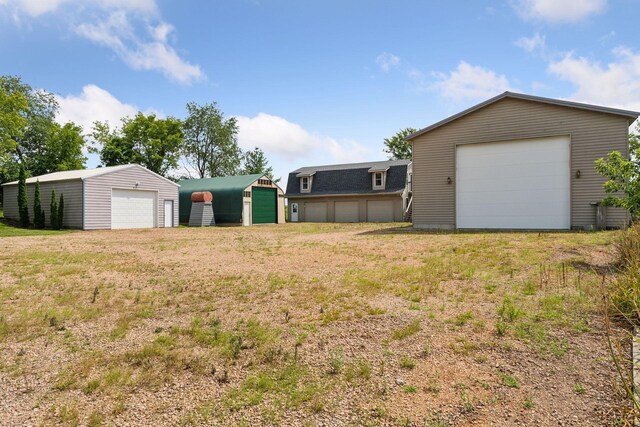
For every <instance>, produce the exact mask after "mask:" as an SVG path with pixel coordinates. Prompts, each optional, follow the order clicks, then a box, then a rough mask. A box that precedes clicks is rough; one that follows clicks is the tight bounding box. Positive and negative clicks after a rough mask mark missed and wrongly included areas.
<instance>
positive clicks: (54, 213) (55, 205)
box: [49, 188, 59, 230]
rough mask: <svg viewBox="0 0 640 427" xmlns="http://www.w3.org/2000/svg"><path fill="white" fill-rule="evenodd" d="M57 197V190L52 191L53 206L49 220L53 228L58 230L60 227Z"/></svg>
mask: <svg viewBox="0 0 640 427" xmlns="http://www.w3.org/2000/svg"><path fill="white" fill-rule="evenodd" d="M56 199H57V197H56V189H55V188H54V189H53V190H51V205H50V206H49V219H50V220H51V228H53V229H54V230H57V229H58V228H59V227H58V202H57V200H56Z"/></svg>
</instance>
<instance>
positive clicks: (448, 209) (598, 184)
mask: <svg viewBox="0 0 640 427" xmlns="http://www.w3.org/2000/svg"><path fill="white" fill-rule="evenodd" d="M628 128H629V122H628V119H626V118H625V117H622V116H616V115H612V114H605V113H599V112H592V111H587V110H580V109H576V108H569V107H562V106H555V105H549V104H544V103H539V102H534V101H526V100H521V99H513V98H505V99H502V100H500V101H497V102H496V103H494V104H491V105H488V106H486V107H484V108H481V109H479V110H477V111H475V112H472V113H470V114H469V115H467V116H463V117H461V118H459V119H457V120H454V121H452V122H450V123H448V124H445V125H443V126H442V127H439V128H436V129H434V130H432V131H430V132H427V133H425V134H423V135H420V136H418V137H416V138H415V139H414V140H413V190H414V191H413V222H414V225H415V226H416V227H421V228H454V227H455V226H456V224H455V218H456V215H455V176H456V169H455V147H456V145H461V144H473V143H482V142H494V141H508V140H515V139H527V138H540V137H548V136H561V135H569V136H570V138H571V167H570V173H571V226H572V227H574V228H584V229H591V228H592V227H594V226H595V209H594V207H593V206H591V205H590V203H592V202H597V201H600V200H601V199H602V198H603V197H604V196H605V192H604V189H603V188H602V185H603V183H604V182H605V179H604V177H602V176H600V175H599V174H598V173H597V172H596V170H595V168H594V161H595V160H596V159H598V158H601V157H605V156H606V155H607V154H608V153H609V152H611V151H614V150H617V151H620V152H621V153H623V155H625V156H627V155H628ZM577 170H580V173H581V176H580V178H576V176H575V175H576V171H577ZM447 177H451V180H452V183H451V184H448V183H447ZM607 221H608V225H609V226H611V227H621V226H624V225H625V223H626V222H627V221H628V214H627V212H626V211H624V210H622V209H616V208H608V218H607Z"/></svg>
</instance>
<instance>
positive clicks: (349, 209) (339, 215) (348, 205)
mask: <svg viewBox="0 0 640 427" xmlns="http://www.w3.org/2000/svg"><path fill="white" fill-rule="evenodd" d="M335 209H336V210H335V212H336V222H358V221H359V220H360V210H359V209H358V202H336V203H335Z"/></svg>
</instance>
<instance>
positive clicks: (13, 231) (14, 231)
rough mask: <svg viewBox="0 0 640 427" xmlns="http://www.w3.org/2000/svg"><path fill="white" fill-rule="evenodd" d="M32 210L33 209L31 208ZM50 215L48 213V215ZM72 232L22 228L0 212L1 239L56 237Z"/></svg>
mask: <svg viewBox="0 0 640 427" xmlns="http://www.w3.org/2000/svg"><path fill="white" fill-rule="evenodd" d="M29 209H31V207H30V208H29ZM47 214H48V213H47ZM71 232H73V231H72V230H39V229H35V228H22V227H18V226H15V225H13V224H12V223H11V222H10V221H8V220H7V219H6V218H5V217H4V212H2V211H0V238H1V237H28V236H55V235H59V234H64V233H71Z"/></svg>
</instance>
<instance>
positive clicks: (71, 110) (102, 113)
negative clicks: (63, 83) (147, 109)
mask: <svg viewBox="0 0 640 427" xmlns="http://www.w3.org/2000/svg"><path fill="white" fill-rule="evenodd" d="M56 98H57V100H58V103H59V104H60V110H59V112H58V116H57V117H56V120H57V121H58V122H59V123H66V122H74V123H76V124H78V125H80V126H82V129H83V130H84V132H85V133H89V132H90V131H91V128H92V127H93V123H94V122H96V121H101V122H104V121H106V122H109V125H110V126H112V127H114V126H119V125H120V119H121V118H123V117H133V116H135V115H136V114H137V113H138V111H139V109H138V107H136V106H135V105H131V104H127V103H124V102H122V101H120V100H118V99H117V98H116V97H114V96H113V95H112V94H111V93H109V92H108V91H106V90H104V89H102V88H100V87H98V86H96V85H86V86H85V87H83V88H82V93H80V94H79V95H67V96H56Z"/></svg>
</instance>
